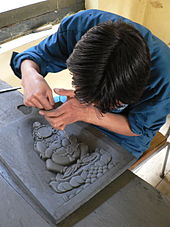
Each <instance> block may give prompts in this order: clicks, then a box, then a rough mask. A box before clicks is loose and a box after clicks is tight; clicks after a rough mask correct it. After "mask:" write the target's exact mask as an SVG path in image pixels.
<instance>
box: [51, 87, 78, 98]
mask: <svg viewBox="0 0 170 227" xmlns="http://www.w3.org/2000/svg"><path fill="white" fill-rule="evenodd" d="M54 92H55V93H56V94H58V95H65V96H68V97H74V96H75V94H74V90H68V89H63V88H54Z"/></svg>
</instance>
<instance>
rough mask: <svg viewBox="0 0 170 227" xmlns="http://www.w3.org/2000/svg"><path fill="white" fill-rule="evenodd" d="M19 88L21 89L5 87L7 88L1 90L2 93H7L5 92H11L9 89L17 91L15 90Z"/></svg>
mask: <svg viewBox="0 0 170 227" xmlns="http://www.w3.org/2000/svg"><path fill="white" fill-rule="evenodd" d="M18 89H21V87H10V88H5V89H2V90H0V93H5V92H9V91H15V90H18Z"/></svg>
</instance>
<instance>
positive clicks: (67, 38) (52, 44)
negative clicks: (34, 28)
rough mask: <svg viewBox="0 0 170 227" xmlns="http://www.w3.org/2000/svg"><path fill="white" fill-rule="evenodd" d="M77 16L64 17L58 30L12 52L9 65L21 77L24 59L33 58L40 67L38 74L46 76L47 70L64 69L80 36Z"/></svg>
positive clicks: (57, 70)
mask: <svg viewBox="0 0 170 227" xmlns="http://www.w3.org/2000/svg"><path fill="white" fill-rule="evenodd" d="M79 23H80V22H79V21H78V17H74V16H69V17H67V18H65V19H64V20H63V21H62V22H61V24H60V26H59V29H58V31H57V32H56V33H55V34H53V35H51V36H49V37H47V38H46V39H44V40H43V41H42V42H40V43H39V44H38V45H36V46H33V47H31V48H29V49H27V50H26V51H24V52H22V53H16V52H14V53H13V56H12V59H11V67H12V69H13V71H14V73H15V74H16V75H17V76H18V77H19V78H21V71H20V65H21V62H22V61H23V60H25V59H29V60H33V61H34V62H36V63H37V64H38V65H39V67H40V74H41V75H43V76H46V74H47V73H48V72H59V71H61V70H63V69H66V60H67V58H68V57H69V55H70V54H71V53H72V51H73V48H74V46H75V44H76V42H77V41H78V40H79V39H80V38H81V36H82V31H79V30H78V27H79Z"/></svg>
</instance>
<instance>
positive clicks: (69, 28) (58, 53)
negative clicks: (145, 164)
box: [11, 10, 170, 158]
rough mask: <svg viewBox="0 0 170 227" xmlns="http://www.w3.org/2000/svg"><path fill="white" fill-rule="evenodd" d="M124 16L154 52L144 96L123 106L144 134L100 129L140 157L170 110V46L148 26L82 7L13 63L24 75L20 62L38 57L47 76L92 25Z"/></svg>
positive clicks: (132, 124) (56, 69) (135, 128)
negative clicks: (126, 134)
mask: <svg viewBox="0 0 170 227" xmlns="http://www.w3.org/2000/svg"><path fill="white" fill-rule="evenodd" d="M120 19H121V20H122V21H124V22H126V23H129V24H132V25H133V26H134V27H135V28H136V29H137V30H138V31H139V32H140V33H141V35H142V36H143V37H144V39H145V40H146V42H147V44H148V47H149V49H150V54H151V61H152V66H151V78H150V80H149V84H148V85H147V87H146V89H145V91H144V94H143V96H142V97H141V99H140V100H139V101H138V102H137V103H136V104H133V105H128V106H127V107H126V108H124V109H122V110H121V111H122V112H123V113H124V114H126V116H127V117H128V120H129V124H130V127H131V130H132V131H133V132H134V133H136V134H139V135H140V136H124V135H120V134H116V133H114V132H111V131H109V130H106V129H103V128H100V127H99V129H101V130H102V131H103V132H104V133H106V134H107V135H109V136H110V137H111V138H112V139H113V140H115V141H116V142H117V143H119V144H120V145H121V146H123V147H124V148H125V149H126V150H128V151H129V152H131V153H132V154H133V155H134V156H135V157H136V158H139V157H140V156H141V155H142V153H143V152H144V151H146V150H147V148H148V147H149V144H150V141H151V140H152V138H153V136H154V135H155V134H156V132H157V131H158V130H159V129H160V127H161V126H162V125H163V124H164V123H165V120H166V116H167V114H168V113H170V48H169V47H168V46H166V44H165V43H164V42H162V41H161V40H160V39H158V38H157V37H156V36H154V35H153V34H152V33H151V32H150V31H149V30H148V29H147V28H145V27H144V26H142V25H139V24H137V23H134V22H132V21H130V20H128V19H126V18H124V17H121V16H119V15H116V14H113V13H108V12H104V11H100V10H85V11H81V12H78V13H76V14H75V15H72V16H69V17H67V18H64V19H63V20H62V22H61V24H60V27H59V29H58V31H57V32H56V33H55V34H53V35H51V36H49V37H48V38H46V39H45V40H43V41H42V42H41V43H40V44H38V45H37V46H34V47H32V48H30V49H28V50H26V51H24V52H22V53H20V54H17V53H14V54H13V57H12V60H11V67H12V69H13V71H14V73H15V74H16V75H17V76H18V77H21V73H20V64H21V62H22V61H23V60H24V59H30V60H33V61H35V62H36V63H37V64H38V65H39V66H40V70H41V74H42V75H43V76H45V75H46V74H47V73H48V72H59V71H61V70H63V69H66V60H67V58H68V57H69V55H70V54H71V53H72V51H73V49H74V46H75V44H76V43H77V41H79V40H80V39H81V36H82V35H83V34H84V33H85V32H86V31H87V30H88V29H90V28H91V27H93V26H95V25H97V24H98V23H102V22H105V21H108V20H111V21H117V20H120ZM118 112H120V111H118Z"/></svg>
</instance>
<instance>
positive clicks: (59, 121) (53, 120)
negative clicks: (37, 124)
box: [45, 117, 64, 129]
mask: <svg viewBox="0 0 170 227" xmlns="http://www.w3.org/2000/svg"><path fill="white" fill-rule="evenodd" d="M45 119H46V120H47V121H48V122H49V123H50V125H51V126H52V127H53V128H57V129H60V128H61V127H62V126H63V125H64V122H63V120H62V119H56V118H49V117H45ZM62 128H63V127H62Z"/></svg>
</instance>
